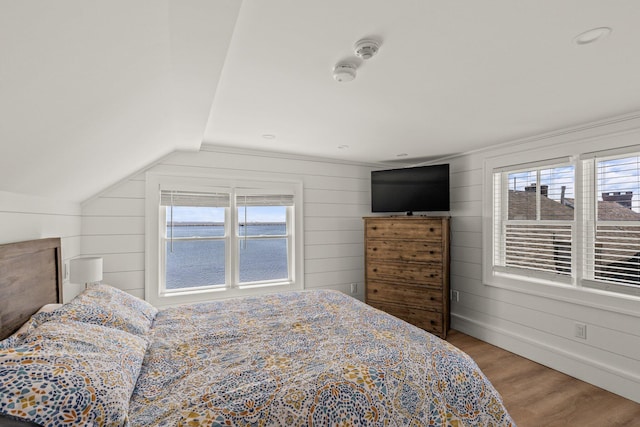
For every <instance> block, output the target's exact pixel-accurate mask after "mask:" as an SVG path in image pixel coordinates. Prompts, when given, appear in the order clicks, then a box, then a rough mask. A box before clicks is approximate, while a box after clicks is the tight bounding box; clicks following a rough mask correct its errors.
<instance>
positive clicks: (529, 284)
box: [483, 273, 640, 317]
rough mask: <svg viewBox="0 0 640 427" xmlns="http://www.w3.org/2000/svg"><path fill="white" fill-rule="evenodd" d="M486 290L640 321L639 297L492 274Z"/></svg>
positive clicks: (485, 281)
mask: <svg viewBox="0 0 640 427" xmlns="http://www.w3.org/2000/svg"><path fill="white" fill-rule="evenodd" d="M483 284H484V285H485V286H487V287H492V288H498V289H504V290H507V291H511V292H517V293H521V294H527V295H532V296H536V297H542V298H547V299H551V300H555V301H562V302H566V303H570V304H577V305H581V306H585V307H591V308H595V309H598V310H605V311H610V312H613V313H619V314H625V315H629V316H634V317H640V309H639V308H638V302H639V301H640V297H637V296H632V295H625V294H619V293H615V292H611V291H604V290H599V289H592V288H586V287H580V286H574V285H572V284H566V283H560V282H553V281H550V280H543V279H538V278H533V277H524V276H517V275H513V274H505V273H498V274H493V275H491V277H489V278H488V279H487V278H485V280H483Z"/></svg>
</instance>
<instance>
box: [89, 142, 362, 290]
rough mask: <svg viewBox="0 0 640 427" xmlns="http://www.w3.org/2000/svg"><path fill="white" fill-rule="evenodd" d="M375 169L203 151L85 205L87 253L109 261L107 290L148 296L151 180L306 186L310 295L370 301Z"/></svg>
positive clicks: (171, 160)
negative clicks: (367, 283) (212, 178)
mask: <svg viewBox="0 0 640 427" xmlns="http://www.w3.org/2000/svg"><path fill="white" fill-rule="evenodd" d="M372 169H373V167H372V166H371V165H361V164H351V163H342V162H338V161H330V160H326V159H314V158H306V157H298V156H287V155H278V154H273V153H263V152H250V151H239V150H231V149H226V148H221V147H214V146H207V145H205V146H203V148H202V150H201V151H200V152H175V153H172V154H170V155H169V156H167V157H166V158H164V159H162V160H161V161H159V162H158V163H156V164H155V165H154V166H152V167H150V168H148V169H147V170H145V171H142V172H140V173H138V174H137V175H135V176H133V177H131V178H129V179H127V180H125V181H123V182H121V183H120V184H118V185H115V186H114V187H112V188H110V189H108V190H107V191H105V192H103V193H101V194H100V195H99V196H97V197H95V198H93V199H91V200H89V201H87V202H85V203H84V204H83V209H82V254H83V255H99V256H103V257H104V280H103V282H104V283H108V284H112V285H114V286H117V287H119V288H121V289H124V290H126V291H128V292H130V293H132V294H133V295H136V296H139V297H144V245H145V235H144V230H145V223H144V221H145V218H144V214H145V213H144V206H145V200H144V198H145V173H146V172H147V171H151V172H160V173H163V172H164V173H171V174H185V175H190V174H195V175H202V174H211V175H218V176H225V175H228V176H234V177H246V178H248V179H250V178H255V177H260V176H264V175H265V174H268V175H269V176H270V177H271V178H281V179H283V180H288V181H291V180H299V181H302V183H303V190H304V193H303V198H304V207H303V208H304V254H305V255H304V259H305V265H304V271H305V287H306V288H328V289H338V290H342V291H344V292H347V293H350V284H351V283H358V292H357V294H355V295H354V296H355V297H356V298H359V299H364V289H363V288H364V285H363V281H364V261H363V254H364V252H363V251H364V249H363V224H362V217H363V216H366V215H368V214H369V212H370V210H369V207H370V201H369V180H370V171H371V170H372Z"/></svg>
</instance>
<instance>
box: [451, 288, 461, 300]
mask: <svg viewBox="0 0 640 427" xmlns="http://www.w3.org/2000/svg"><path fill="white" fill-rule="evenodd" d="M451 301H455V302H458V301H460V291H455V290H451Z"/></svg>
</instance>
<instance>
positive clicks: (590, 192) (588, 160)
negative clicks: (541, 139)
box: [485, 153, 640, 295]
mask: <svg viewBox="0 0 640 427" xmlns="http://www.w3.org/2000/svg"><path fill="white" fill-rule="evenodd" d="M577 177H580V178H581V179H580V180H579V181H578V179H577ZM492 179H493V198H492V199H493V203H492V218H493V221H492V223H493V227H492V230H493V234H492V235H493V238H492V243H491V254H492V257H491V260H492V264H491V273H490V277H489V278H487V276H486V275H485V280H487V282H489V283H496V284H498V283H501V282H500V280H501V279H500V278H501V277H509V278H511V280H513V279H515V280H521V281H525V282H529V283H530V282H532V281H533V282H536V281H538V282H539V281H546V282H547V283H556V284H565V285H572V286H577V287H590V288H597V289H601V290H608V291H614V292H620V293H628V294H634V295H640V154H639V153H632V154H631V153H624V154H616V155H607V153H591V154H583V155H581V156H579V157H578V156H576V157H575V158H573V159H569V158H565V159H560V160H550V161H546V162H541V163H532V164H527V165H520V166H511V167H509V166H507V167H500V168H494V169H493V172H492ZM577 183H579V185H577Z"/></svg>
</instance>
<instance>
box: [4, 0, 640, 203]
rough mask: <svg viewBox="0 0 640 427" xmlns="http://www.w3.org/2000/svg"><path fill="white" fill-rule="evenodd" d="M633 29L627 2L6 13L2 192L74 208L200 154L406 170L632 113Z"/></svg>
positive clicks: (639, 18) (415, 1) (100, 4)
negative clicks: (350, 74)
mask: <svg viewBox="0 0 640 427" xmlns="http://www.w3.org/2000/svg"><path fill="white" fill-rule="evenodd" d="M638 22H640V2H638V1H637V0H620V1H615V2H614V1H610V0H558V1H549V2H541V1H539V0H526V1H519V2H514V1H512V0H488V1H482V2H477V1H463V2H452V1H447V2H442V1H440V2H438V1H434V0H398V1H389V0H350V1H346V2H345V1H337V0H323V1H307V0H302V1H300V0H244V1H243V2H240V1H239V0H215V1H208V0H136V1H133V2H132V1H122V0H115V1H114V0H94V1H86V0H56V1H47V0H37V1H36V0H24V1H11V0H0V190H5V191H10V192H16V193H26V194H37V195H42V196H48V197H57V198H62V199H65V200H74V201H82V200H85V199H87V198H88V197H90V196H92V195H94V194H95V193H97V192H99V191H101V190H102V189H104V188H105V187H107V186H109V185H110V184H113V183H115V182H117V181H118V180H119V179H122V178H124V177H126V176H127V175H129V174H131V173H134V172H136V171H138V170H140V169H141V168H143V167H144V166H145V165H148V164H150V163H152V162H153V161H155V160H157V159H159V158H160V157H162V156H163V155H164V154H167V153H169V152H171V151H173V150H177V149H194V150H195V149H198V148H199V147H200V144H201V143H202V142H205V143H209V144H216V145H227V146H232V147H241V148H249V149H260V150H274V151H280V152H288V153H296V154H306V155H314V156H323V157H332V158H338V159H344V160H353V161H364V162H393V161H398V160H402V161H404V162H405V163H409V164H411V163H418V162H419V161H421V160H424V159H428V158H439V157H443V156H447V155H451V154H455V153H461V152H468V151H470V150H475V149H479V148H482V147H486V146H488V145H493V144H497V143H502V142H505V141H512V140H514V139H519V138H525V137H529V136H533V135H537V134H541V133H545V132H550V131H554V130H556V129H561V128H565V127H570V126H577V125H581V124H584V123H588V122H592V121H596V120H602V119H606V118H609V117H614V116H619V115H623V114H627V113H633V112H640V97H638V93H640V79H639V78H638V76H639V75H640V55H638V52H640V25H638ZM603 26H604V27H610V28H611V29H612V32H611V34H610V35H609V36H608V37H606V38H604V39H602V40H600V41H598V42H596V43H592V44H585V45H578V44H576V43H575V42H574V38H575V36H576V35H578V34H580V33H582V32H583V31H586V30H589V29H592V28H596V27H603ZM363 37H373V38H376V39H378V40H379V41H380V42H381V47H380V50H379V53H378V54H377V55H376V56H374V57H373V58H371V59H370V60H368V61H363V60H360V59H358V58H355V56H354V53H353V45H354V43H355V42H356V41H357V40H359V39H361V38H363ZM343 60H344V61H349V62H352V63H353V64H354V65H356V66H357V67H358V69H357V74H358V75H357V77H356V79H355V80H354V81H352V82H349V83H338V82H336V81H334V80H333V78H332V69H333V67H334V66H335V65H336V64H337V63H338V62H339V61H343ZM264 135H269V136H270V137H268V138H265V137H264ZM401 154H404V156H402V157H398V155H401Z"/></svg>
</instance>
